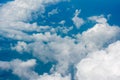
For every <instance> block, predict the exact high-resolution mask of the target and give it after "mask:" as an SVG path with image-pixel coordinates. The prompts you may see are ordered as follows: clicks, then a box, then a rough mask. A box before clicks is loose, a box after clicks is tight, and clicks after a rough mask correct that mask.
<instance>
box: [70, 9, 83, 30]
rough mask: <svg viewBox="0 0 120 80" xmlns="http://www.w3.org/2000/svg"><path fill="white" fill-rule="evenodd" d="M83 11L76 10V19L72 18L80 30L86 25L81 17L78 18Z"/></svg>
mask: <svg viewBox="0 0 120 80" xmlns="http://www.w3.org/2000/svg"><path fill="white" fill-rule="evenodd" d="M80 12H81V10H76V11H75V13H74V17H73V18H72V21H73V23H74V25H75V26H76V27H77V28H78V29H79V28H80V27H81V26H82V25H83V24H84V22H85V21H84V20H83V19H82V18H80V17H78V15H79V14H80Z"/></svg>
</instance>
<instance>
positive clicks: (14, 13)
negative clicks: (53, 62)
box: [0, 0, 65, 40]
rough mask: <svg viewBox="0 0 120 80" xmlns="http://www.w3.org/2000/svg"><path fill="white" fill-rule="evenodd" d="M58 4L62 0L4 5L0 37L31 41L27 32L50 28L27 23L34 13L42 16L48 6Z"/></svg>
mask: <svg viewBox="0 0 120 80" xmlns="http://www.w3.org/2000/svg"><path fill="white" fill-rule="evenodd" d="M62 1H65V0H62ZM57 2H60V0H34V1H33V0H14V1H10V2H8V3H6V4H4V5H2V6H1V7H0V24H1V26H0V35H1V36H3V37H8V38H12V39H16V40H25V39H27V40H28V39H29V40H30V39H31V38H30V35H29V34H28V33H27V32H34V31H36V32H40V31H43V30H47V29H49V28H50V27H49V26H38V25H37V24H36V23H33V24H30V23H25V22H26V21H27V22H29V21H30V19H32V13H33V12H34V13H36V12H39V14H42V13H44V12H45V7H46V6H48V5H50V4H55V3H57ZM35 15H37V14H35ZM24 36H25V37H24Z"/></svg>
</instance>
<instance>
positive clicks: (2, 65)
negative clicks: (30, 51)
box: [0, 59, 71, 80]
mask: <svg viewBox="0 0 120 80" xmlns="http://www.w3.org/2000/svg"><path fill="white" fill-rule="evenodd" d="M35 65H36V60H35V59H30V60H27V61H21V60H19V59H15V60H13V61H11V62H7V61H0V69H2V70H12V72H13V74H15V75H17V76H19V77H20V79H22V80H71V76H70V75H68V76H67V75H66V76H62V75H61V74H60V73H53V74H50V75H48V74H47V73H44V74H43V75H38V74H37V73H36V72H34V70H33V67H34V66H35Z"/></svg>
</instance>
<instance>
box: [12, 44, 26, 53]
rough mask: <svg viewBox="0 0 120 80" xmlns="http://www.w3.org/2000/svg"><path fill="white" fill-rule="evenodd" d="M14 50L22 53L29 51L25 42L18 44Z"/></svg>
mask: <svg viewBox="0 0 120 80" xmlns="http://www.w3.org/2000/svg"><path fill="white" fill-rule="evenodd" d="M12 49H13V50H16V51H18V52H19V53H22V52H23V51H27V44H26V43H25V42H18V43H17V45H16V46H15V47H12Z"/></svg>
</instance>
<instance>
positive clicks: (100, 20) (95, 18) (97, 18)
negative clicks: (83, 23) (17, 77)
mask: <svg viewBox="0 0 120 80" xmlns="http://www.w3.org/2000/svg"><path fill="white" fill-rule="evenodd" d="M88 20H91V21H95V22H97V23H106V22H107V19H106V18H104V15H100V16H92V17H89V18H88Z"/></svg>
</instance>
